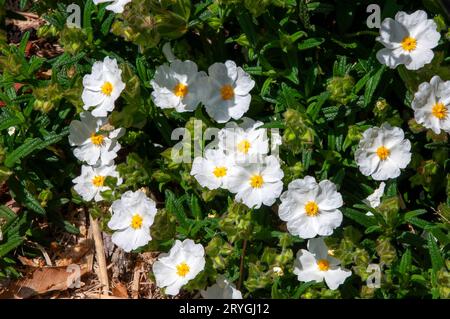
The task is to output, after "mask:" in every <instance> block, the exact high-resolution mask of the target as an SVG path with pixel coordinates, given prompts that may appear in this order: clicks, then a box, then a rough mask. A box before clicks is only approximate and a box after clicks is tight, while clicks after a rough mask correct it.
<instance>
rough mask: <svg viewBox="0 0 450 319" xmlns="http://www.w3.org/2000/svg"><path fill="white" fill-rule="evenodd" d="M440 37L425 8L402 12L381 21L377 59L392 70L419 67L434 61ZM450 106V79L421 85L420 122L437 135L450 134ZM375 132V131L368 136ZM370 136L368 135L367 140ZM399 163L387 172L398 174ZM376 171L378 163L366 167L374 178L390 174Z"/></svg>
mask: <svg viewBox="0 0 450 319" xmlns="http://www.w3.org/2000/svg"><path fill="white" fill-rule="evenodd" d="M440 39H441V34H440V33H439V32H438V31H437V25H436V22H434V20H433V19H428V16H427V13H426V12H425V11H422V10H418V11H416V12H414V13H412V14H407V13H405V12H403V11H400V12H398V13H397V14H396V15H395V19H391V18H387V19H385V20H384V21H383V23H382V24H381V28H380V36H379V37H378V38H377V40H378V41H379V42H380V43H381V44H383V45H384V47H385V48H383V49H381V50H380V51H378V53H377V59H378V61H379V62H380V63H382V64H385V65H387V66H388V67H390V68H392V69H394V68H396V67H397V66H399V65H402V64H403V65H405V67H406V68H407V69H408V70H418V69H420V68H422V67H423V66H425V65H426V64H429V63H431V61H432V60H433V58H434V53H433V51H432V49H434V48H435V47H436V46H437V45H438V44H439V40H440ZM449 107H450V81H445V82H444V81H443V80H442V79H441V78H440V77H439V76H437V75H436V76H434V77H432V78H431V80H430V82H429V83H428V82H424V83H422V84H420V86H419V89H418V91H417V92H416V93H415V95H414V100H413V102H412V108H413V110H414V117H415V120H416V122H417V123H419V124H421V125H423V126H424V127H426V128H428V129H431V130H432V131H433V132H434V133H436V134H440V133H441V130H442V131H445V132H447V133H450V116H449ZM397 131H398V130H397ZM392 132H393V131H392ZM371 133H373V132H370V133H368V134H367V135H369V134H371ZM393 133H394V132H393ZM367 138H368V137H366V136H365V139H367ZM405 149H406V147H405ZM401 162H402V161H401ZM403 162H404V158H403ZM366 163H367V161H366ZM386 163H387V162H386ZM399 165H400V166H398V167H397V168H395V167H391V168H390V169H388V170H389V171H390V173H387V175H392V176H394V175H396V174H397V173H398V168H402V167H401V165H402V164H399ZM384 166H385V165H384ZM376 170H377V169H376V168H375V167H374V166H372V167H371V168H368V167H365V168H364V171H365V172H371V171H372V173H369V174H368V175H372V177H373V178H374V179H384V178H383V175H386V174H384V173H383V172H381V169H378V170H377V171H378V172H375V171H376ZM394 171H395V172H396V173H394ZM363 174H364V173H363ZM391 178H392V177H391Z"/></svg>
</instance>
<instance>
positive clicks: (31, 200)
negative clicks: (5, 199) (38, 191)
mask: <svg viewBox="0 0 450 319" xmlns="http://www.w3.org/2000/svg"><path fill="white" fill-rule="evenodd" d="M8 186H9V188H10V192H11V196H12V197H13V198H14V199H15V200H16V201H18V202H19V203H21V204H22V205H24V206H25V207H27V208H29V209H31V210H32V211H34V212H36V213H38V214H40V215H45V210H44V208H42V206H41V204H40V203H39V201H38V200H37V199H36V198H35V197H34V196H33V194H31V193H30V192H29V191H28V189H27V188H26V184H25V181H24V180H21V181H20V182H18V181H17V179H16V178H10V179H9V180H8Z"/></svg>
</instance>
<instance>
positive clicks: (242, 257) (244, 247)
mask: <svg viewBox="0 0 450 319" xmlns="http://www.w3.org/2000/svg"><path fill="white" fill-rule="evenodd" d="M246 250H247V239H244V243H243V244H242V254H241V265H240V266H239V282H238V286H237V289H238V290H240V289H241V286H242V281H243V280H244V258H245V251H246Z"/></svg>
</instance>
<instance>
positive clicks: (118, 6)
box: [94, 0, 131, 13]
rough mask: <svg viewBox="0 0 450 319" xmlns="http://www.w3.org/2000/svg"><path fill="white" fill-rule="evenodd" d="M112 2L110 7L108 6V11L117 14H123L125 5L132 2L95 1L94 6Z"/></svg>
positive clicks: (124, 0) (120, 0) (119, 0)
mask: <svg viewBox="0 0 450 319" xmlns="http://www.w3.org/2000/svg"><path fill="white" fill-rule="evenodd" d="M105 2H112V3H111V4H110V5H108V6H106V9H107V10H110V11H113V12H115V13H122V12H123V9H124V7H125V5H127V3H129V2H131V0H94V4H99V3H105Z"/></svg>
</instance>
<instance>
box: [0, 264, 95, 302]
mask: <svg viewBox="0 0 450 319" xmlns="http://www.w3.org/2000/svg"><path fill="white" fill-rule="evenodd" d="M78 266H79V274H77V272H76V271H75V272H74V271H73V270H74V268H69V267H45V268H36V269H35V270H34V271H32V272H31V273H30V275H29V276H28V277H27V278H23V279H20V280H17V281H15V282H13V283H11V284H10V285H9V287H8V289H7V291H5V292H4V293H3V294H2V295H0V299H8V298H14V299H25V298H30V297H32V296H35V295H40V294H45V293H47V292H50V291H63V290H67V289H68V288H69V286H70V285H72V284H73V282H74V281H75V280H76V279H77V278H78V275H79V276H80V277H81V276H83V275H84V274H86V272H87V266H86V265H78Z"/></svg>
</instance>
